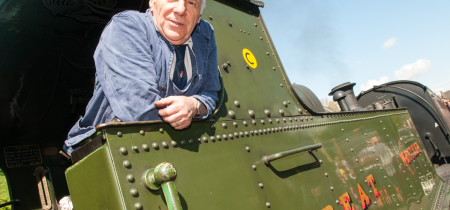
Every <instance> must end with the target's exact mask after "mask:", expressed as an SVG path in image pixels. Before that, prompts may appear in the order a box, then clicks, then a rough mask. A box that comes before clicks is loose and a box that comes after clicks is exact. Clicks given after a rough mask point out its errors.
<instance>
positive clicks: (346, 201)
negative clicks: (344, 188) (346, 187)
mask: <svg viewBox="0 0 450 210" xmlns="http://www.w3.org/2000/svg"><path fill="white" fill-rule="evenodd" d="M339 202H340V203H341V205H342V207H344V209H345V210H355V207H353V204H351V203H350V202H351V200H350V195H348V193H347V192H346V193H344V194H342V195H341V196H340V197H339Z"/></svg>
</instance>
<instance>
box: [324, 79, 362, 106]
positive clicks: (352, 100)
mask: <svg viewBox="0 0 450 210" xmlns="http://www.w3.org/2000/svg"><path fill="white" fill-rule="evenodd" d="M355 85H356V83H350V82H346V83H343V84H340V85H338V86H336V87H335V88H333V89H332V90H331V92H330V93H329V94H328V95H329V96H333V100H334V94H336V93H337V92H338V91H343V92H344V93H345V98H344V99H343V100H344V101H345V102H346V103H347V105H348V108H349V109H350V111H364V110H366V109H364V108H362V107H361V106H360V105H359V104H358V102H357V100H356V97H355V93H353V86H355ZM336 98H339V97H338V96H336ZM335 101H336V100H335ZM341 101H342V99H341ZM339 106H341V110H344V109H343V108H344V107H342V105H341V103H339Z"/></svg>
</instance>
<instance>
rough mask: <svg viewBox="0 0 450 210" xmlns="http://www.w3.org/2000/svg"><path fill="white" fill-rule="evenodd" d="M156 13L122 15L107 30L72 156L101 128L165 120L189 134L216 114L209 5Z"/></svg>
mask: <svg viewBox="0 0 450 210" xmlns="http://www.w3.org/2000/svg"><path fill="white" fill-rule="evenodd" d="M149 6H150V9H149V10H147V12H146V13H139V12H135V11H125V12H122V13H119V14H117V15H115V16H114V17H113V18H112V19H111V21H110V22H109V23H108V25H107V26H106V27H105V29H104V31H103V33H102V36H101V37H100V41H99V44H98V46H97V49H96V51H95V54H94V60H95V65H96V69H97V72H96V80H95V81H96V82H95V89H94V95H93V97H92V98H91V100H90V102H89V104H88V106H87V107H86V115H85V116H84V118H82V119H80V120H79V121H78V122H77V123H76V124H75V126H74V127H73V128H72V129H71V130H70V132H69V134H68V138H67V140H66V141H65V144H64V150H65V151H66V152H67V154H69V155H70V154H71V153H72V152H73V151H74V150H75V149H77V148H78V147H79V145H80V144H83V143H80V142H82V141H83V140H85V139H86V138H88V137H89V136H91V135H92V134H93V133H95V126H96V125H98V124H100V123H105V122H111V121H113V120H116V121H123V122H132V121H146V120H161V119H162V120H164V121H166V122H167V123H169V124H170V125H171V126H172V127H174V128H175V129H184V128H186V127H187V126H189V125H190V124H191V121H192V118H194V117H196V118H200V119H204V118H207V117H208V116H209V115H211V114H212V111H213V110H214V108H215V105H216V102H217V100H218V91H219V90H220V83H219V72H218V65H217V48H216V43H215V38H214V31H213V28H212V26H211V25H210V24H209V23H208V22H206V21H204V20H201V19H200V18H201V13H202V11H203V8H204V7H205V0H150V1H149Z"/></svg>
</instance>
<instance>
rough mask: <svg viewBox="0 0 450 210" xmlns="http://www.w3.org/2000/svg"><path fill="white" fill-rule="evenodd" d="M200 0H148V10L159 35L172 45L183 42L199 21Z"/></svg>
mask: <svg viewBox="0 0 450 210" xmlns="http://www.w3.org/2000/svg"><path fill="white" fill-rule="evenodd" d="M201 1H202V0H150V1H149V5H150V10H151V11H152V15H153V18H154V20H156V27H158V30H159V32H160V33H161V35H162V36H163V37H164V38H166V39H167V41H169V42H170V43H171V44H173V45H181V44H184V43H185V42H186V41H187V40H188V39H189V36H190V35H191V33H192V30H194V28H195V25H196V24H197V23H199V22H200V6H201V5H200V4H201ZM203 1H204V0H203Z"/></svg>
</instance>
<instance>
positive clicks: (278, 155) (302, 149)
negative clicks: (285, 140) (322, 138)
mask: <svg viewBox="0 0 450 210" xmlns="http://www.w3.org/2000/svg"><path fill="white" fill-rule="evenodd" d="M321 147H322V144H321V143H318V144H313V145H309V146H305V147H300V148H297V149H293V150H288V151H284V152H279V153H275V154H273V155H266V156H264V157H262V161H263V162H264V163H265V164H270V161H273V160H277V159H280V158H283V157H286V156H289V155H293V154H297V153H300V152H305V151H311V150H315V149H319V148H321Z"/></svg>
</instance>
